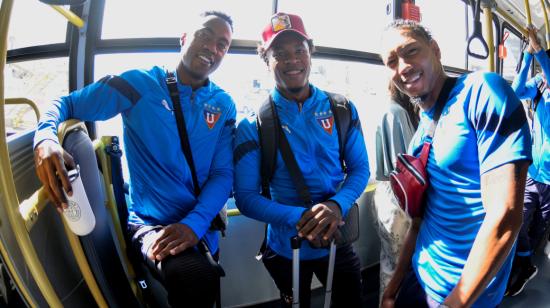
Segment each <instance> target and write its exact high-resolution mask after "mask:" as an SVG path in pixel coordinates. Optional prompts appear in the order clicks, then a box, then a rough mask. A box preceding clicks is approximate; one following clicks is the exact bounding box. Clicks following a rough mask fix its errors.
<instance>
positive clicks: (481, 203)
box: [382, 20, 531, 307]
mask: <svg viewBox="0 0 550 308" xmlns="http://www.w3.org/2000/svg"><path fill="white" fill-rule="evenodd" d="M382 46H383V50H382V55H383V61H384V64H385V65H386V67H387V68H388V69H389V71H390V72H391V78H392V81H393V83H394V84H395V85H396V86H397V87H398V88H399V89H400V90H401V91H402V92H404V93H405V94H407V95H409V96H410V97H411V98H412V99H411V101H412V102H415V103H417V104H418V105H419V107H420V108H421V110H422V114H421V122H420V125H419V128H418V131H417V132H416V134H415V136H414V137H413V140H412V141H411V145H410V146H409V153H410V154H413V155H415V156H418V155H419V152H420V149H421V148H422V144H423V143H424V141H429V138H428V136H427V134H428V132H429V131H432V130H431V128H430V127H431V125H432V123H433V122H432V121H433V119H434V113H435V110H436V109H439V108H441V109H439V110H441V116H440V118H439V121H438V122H437V124H436V125H435V133H434V135H433V138H431V141H432V145H431V148H430V152H429V157H428V165H427V172H428V175H429V180H430V186H429V188H428V189H427V191H426V194H427V196H426V197H427V198H426V200H427V202H426V204H425V209H424V215H423V220H422V222H421V223H420V226H419V228H417V227H415V226H414V224H413V227H412V228H411V229H410V231H409V234H408V235H407V239H406V240H405V243H404V244H403V250H402V252H401V255H400V258H399V261H398V265H397V268H396V271H395V274H394V276H393V277H392V280H391V281H390V283H389V285H388V287H387V289H386V291H385V292H384V295H383V305H384V306H385V307H393V306H394V305H395V306H397V307H424V306H429V307H469V306H473V307H495V306H497V305H498V304H499V303H500V301H501V300H502V297H503V295H504V291H505V286H506V281H507V279H508V274H509V272H510V267H511V261H512V256H513V253H512V254H511V253H510V252H511V251H512V250H513V247H514V242H515V239H516V236H517V234H518V232H519V229H520V226H521V211H522V207H523V190H524V188H525V178H526V174H527V167H528V164H529V161H530V159H531V146H530V142H531V140H530V138H529V130H528V126H527V121H526V118H525V113H524V111H523V108H522V106H521V103H520V101H519V100H518V98H517V97H516V96H515V94H514V92H513V91H512V89H511V88H510V86H508V84H507V83H506V81H505V80H504V79H502V78H501V77H500V76H498V75H496V74H494V73H483V72H477V73H472V74H467V75H463V76H460V77H458V79H457V80H456V83H455V84H454V86H453V84H452V82H451V83H449V82H448V81H447V78H449V77H447V76H446V74H445V72H444V71H443V65H442V64H441V51H440V49H439V47H438V45H437V42H436V41H435V40H434V39H433V38H432V37H431V34H430V33H429V32H428V31H427V30H426V29H425V28H424V27H423V26H421V25H420V24H418V23H415V22H412V21H403V20H397V21H395V22H394V23H392V24H391V25H390V26H389V27H388V30H387V31H386V32H385V33H384V38H383V44H382ZM444 84H446V85H447V86H448V87H447V88H448V90H450V92H449V94H448V97H442V98H440V99H438V97H439V95H440V93H441V92H445V91H442V89H443V85H444ZM436 102H438V103H439V104H440V105H438V104H436ZM438 107H439V108H438ZM398 291H399V292H398Z"/></svg>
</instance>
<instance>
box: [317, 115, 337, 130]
mask: <svg viewBox="0 0 550 308" xmlns="http://www.w3.org/2000/svg"><path fill="white" fill-rule="evenodd" d="M315 119H316V120H317V123H319V125H321V127H322V128H323V129H324V130H325V132H327V134H329V135H332V128H333V127H334V117H333V116H332V111H322V112H316V113H315Z"/></svg>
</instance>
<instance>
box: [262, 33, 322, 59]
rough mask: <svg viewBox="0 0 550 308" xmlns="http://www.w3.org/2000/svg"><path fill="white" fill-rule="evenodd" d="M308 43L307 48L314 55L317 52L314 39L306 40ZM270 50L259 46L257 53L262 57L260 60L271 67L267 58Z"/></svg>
mask: <svg viewBox="0 0 550 308" xmlns="http://www.w3.org/2000/svg"><path fill="white" fill-rule="evenodd" d="M305 41H306V42H307V46H308V47H309V53H310V54H313V53H314V52H315V45H313V40H312V39H306V40H305ZM268 50H269V48H268V49H266V48H265V47H264V45H263V44H261V43H260V44H258V48H257V49H256V51H257V52H258V55H259V56H260V58H261V59H262V60H263V61H264V62H265V64H266V65H269V59H268V58H267V51H268Z"/></svg>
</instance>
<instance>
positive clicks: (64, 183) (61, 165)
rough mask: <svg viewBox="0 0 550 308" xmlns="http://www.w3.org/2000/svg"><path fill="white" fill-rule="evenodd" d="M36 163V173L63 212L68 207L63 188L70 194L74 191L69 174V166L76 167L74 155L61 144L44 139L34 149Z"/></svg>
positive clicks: (49, 195)
mask: <svg viewBox="0 0 550 308" xmlns="http://www.w3.org/2000/svg"><path fill="white" fill-rule="evenodd" d="M34 163H35V166H36V174H37V175H38V178H39V179H40V182H42V185H44V189H45V190H46V192H47V194H48V197H49V198H50V200H51V201H52V202H53V203H54V204H55V206H56V207H57V210H58V211H59V212H60V213H61V212H63V208H66V207H67V198H66V197H65V194H64V193H63V189H65V191H66V192H67V194H68V195H69V196H72V194H73V191H72V187H71V182H70V181H69V177H68V175H67V168H66V166H69V167H70V168H74V167H75V164H74V160H73V157H72V156H71V155H70V154H69V153H67V152H65V151H64V150H63V148H62V147H61V145H59V144H58V143H57V142H54V141H52V140H44V141H43V142H41V143H40V144H38V145H37V146H36V148H35V149H34Z"/></svg>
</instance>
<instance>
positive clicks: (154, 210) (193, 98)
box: [34, 12, 236, 307]
mask: <svg viewBox="0 0 550 308" xmlns="http://www.w3.org/2000/svg"><path fill="white" fill-rule="evenodd" d="M232 32H233V28H232V20H231V18H230V17H229V16H227V15H225V14H224V13H220V12H206V13H203V14H202V15H201V19H200V22H198V23H197V28H195V29H193V31H192V32H189V33H185V34H183V36H182V38H181V44H182V60H181V61H180V63H179V64H178V67H177V69H176V74H175V75H176V78H177V81H178V82H177V88H178V91H179V97H180V101H181V106H182V110H183V115H184V118H185V122H186V127H187V131H188V136H189V142H190V145H191V149H192V156H193V158H194V163H195V168H196V173H197V178H198V182H199V185H200V186H201V193H200V195H199V196H198V197H196V196H195V194H194V187H193V181H192V176H191V172H190V169H189V165H188V164H187V162H186V159H185V156H184V154H183V151H182V148H181V145H180V137H179V134H178V129H177V125H176V118H175V116H174V107H173V102H172V100H171V98H170V94H169V91H168V88H167V84H166V72H165V71H164V70H163V69H162V68H159V67H153V68H152V69H150V70H131V71H128V72H125V73H123V74H121V75H120V76H107V77H105V78H102V79H101V80H99V81H97V82H95V83H93V84H91V85H89V86H87V87H85V88H83V89H81V90H78V91H75V92H72V93H71V94H69V95H68V96H65V97H62V98H61V99H59V100H57V101H55V102H53V104H52V105H51V106H49V109H48V110H47V111H46V112H45V113H44V116H43V117H42V119H41V120H40V123H39V124H38V130H37V132H36V135H35V140H34V142H35V161H36V168H37V174H38V176H39V178H40V180H41V181H42V183H43V184H44V187H45V189H46V190H47V191H48V194H49V196H50V198H51V199H52V201H53V202H54V203H55V204H56V206H57V207H58V208H59V209H60V210H61V209H62V207H66V202H67V201H66V198H65V197H64V195H63V193H62V189H65V191H67V192H68V193H69V194H71V186H70V183H69V182H68V179H67V171H66V169H65V166H64V165H65V164H67V165H74V163H73V161H72V157H70V155H69V154H68V153H66V152H64V151H63V149H62V148H61V147H60V145H59V144H58V141H57V136H56V131H57V126H58V124H59V123H61V122H63V121H65V120H67V119H71V118H76V119H80V120H84V121H96V120H105V119H108V118H111V117H113V116H115V115H117V114H122V118H123V122H124V142H125V146H126V150H127V158H128V169H129V173H130V201H129V206H128V209H129V229H131V230H130V232H131V234H132V235H133V238H132V241H133V244H134V246H135V247H136V250H137V251H139V252H141V254H142V255H143V260H144V261H145V262H147V263H148V265H149V266H150V267H152V268H153V269H154V270H157V271H159V274H160V275H161V277H162V278H163V283H164V285H165V286H166V288H167V291H168V300H169V302H170V304H171V305H172V307H182V306H186V307H212V305H213V303H214V301H215V298H216V292H217V286H218V283H219V277H218V274H217V273H216V271H215V270H214V268H213V267H212V266H211V265H210V264H209V263H208V262H207V261H206V258H204V257H203V256H202V255H201V254H200V253H199V252H198V251H197V249H196V247H195V246H196V245H197V243H198V242H199V240H200V239H204V240H205V242H206V243H207V245H208V246H209V249H210V251H211V252H212V253H213V254H215V255H216V256H217V251H218V235H217V232H215V231H211V230H209V226H210V223H211V221H212V220H213V219H214V217H215V216H216V214H217V213H218V212H219V211H220V209H221V208H222V207H223V205H224V204H225V202H226V201H227V198H228V197H229V194H230V191H231V187H232V183H233V182H232V181H233V166H232V158H233V155H232V145H233V144H232V143H233V135H234V130H235V116H236V111H235V106H234V103H233V100H232V99H231V97H230V96H229V95H228V94H227V93H226V92H225V91H224V90H222V89H220V88H219V87H218V86H217V85H215V84H214V83H213V82H211V81H210V80H209V79H208V76H209V75H210V73H212V72H213V71H214V70H215V69H216V68H217V67H218V66H219V65H220V63H221V61H222V59H223V57H224V56H225V54H226V53H227V50H228V48H229V45H230V44H231V37H232ZM56 172H57V173H58V174H60V180H61V181H60V182H61V184H59V181H58V180H57V179H56V175H55V174H56ZM61 185H62V187H61Z"/></svg>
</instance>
